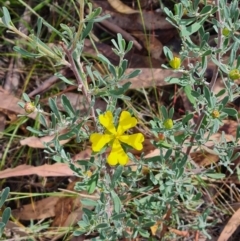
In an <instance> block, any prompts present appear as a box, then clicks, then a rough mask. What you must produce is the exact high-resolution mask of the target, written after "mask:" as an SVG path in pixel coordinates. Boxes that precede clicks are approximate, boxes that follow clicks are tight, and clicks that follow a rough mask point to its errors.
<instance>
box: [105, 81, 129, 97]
mask: <svg viewBox="0 0 240 241" xmlns="http://www.w3.org/2000/svg"><path fill="white" fill-rule="evenodd" d="M131 84H132V83H131V82H127V83H125V84H124V85H123V86H122V87H121V88H118V89H116V90H110V91H109V93H110V94H111V95H115V96H120V95H123V94H124V93H125V92H126V91H127V90H128V89H129V87H130V85H131ZM107 95H109V94H107Z"/></svg>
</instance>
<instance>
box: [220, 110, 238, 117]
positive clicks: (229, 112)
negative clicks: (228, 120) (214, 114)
mask: <svg viewBox="0 0 240 241" xmlns="http://www.w3.org/2000/svg"><path fill="white" fill-rule="evenodd" d="M222 112H224V113H226V114H228V115H229V116H233V117H237V114H238V112H237V111H236V110H235V109H233V108H223V109H222Z"/></svg>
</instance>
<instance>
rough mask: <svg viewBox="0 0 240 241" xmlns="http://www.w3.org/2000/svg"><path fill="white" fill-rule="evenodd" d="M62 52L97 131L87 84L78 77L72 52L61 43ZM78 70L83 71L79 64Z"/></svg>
mask: <svg viewBox="0 0 240 241" xmlns="http://www.w3.org/2000/svg"><path fill="white" fill-rule="evenodd" d="M61 46H62V48H63V50H64V51H65V53H66V56H67V58H68V61H69V63H70V68H71V69H72V71H73V73H74V76H75V77H76V80H77V83H78V89H81V90H82V93H83V95H84V96H85V98H86V100H87V103H88V105H89V108H90V111H91V116H92V118H93V122H94V127H95V130H96V131H97V129H98V128H97V119H96V115H95V111H94V107H93V106H92V104H91V96H90V94H89V93H88V85H87V82H86V81H84V80H83V79H82V77H81V76H80V74H79V71H78V68H77V66H76V63H75V61H74V58H73V56H72V52H71V50H70V49H67V48H66V46H65V45H64V44H63V43H62V44H61ZM79 68H80V72H81V73H84V71H83V68H82V65H81V63H80V64H79Z"/></svg>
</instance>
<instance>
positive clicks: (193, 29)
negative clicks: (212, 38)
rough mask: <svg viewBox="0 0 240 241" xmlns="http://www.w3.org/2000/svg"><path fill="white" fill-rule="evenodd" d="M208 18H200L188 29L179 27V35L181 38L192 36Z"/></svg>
mask: <svg viewBox="0 0 240 241" xmlns="http://www.w3.org/2000/svg"><path fill="white" fill-rule="evenodd" d="M207 18H208V16H206V17H204V18H202V19H201V20H200V21H199V22H196V23H194V24H192V25H190V26H188V27H185V26H181V34H182V36H183V37H188V36H190V35H192V34H193V33H195V32H197V31H198V30H199V29H200V28H201V27H202V25H203V23H204V22H205V20H206V19H207Z"/></svg>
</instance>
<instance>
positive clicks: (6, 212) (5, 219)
mask: <svg viewBox="0 0 240 241" xmlns="http://www.w3.org/2000/svg"><path fill="white" fill-rule="evenodd" d="M10 215H11V208H10V207H7V208H6V209H5V210H4V211H3V214H2V221H3V223H7V222H8V220H9V218H10Z"/></svg>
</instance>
